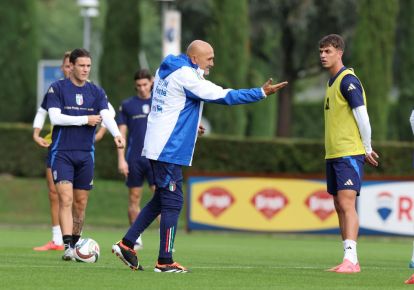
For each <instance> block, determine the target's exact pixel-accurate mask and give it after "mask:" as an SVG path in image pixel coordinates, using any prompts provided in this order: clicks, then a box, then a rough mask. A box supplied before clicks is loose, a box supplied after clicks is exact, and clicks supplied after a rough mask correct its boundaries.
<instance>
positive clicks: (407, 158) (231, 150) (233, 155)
mask: <svg viewBox="0 0 414 290" xmlns="http://www.w3.org/2000/svg"><path fill="white" fill-rule="evenodd" d="M31 136H32V129H31V127H30V126H29V125H4V124H3V125H1V126H0V142H1V144H2V145H1V147H0V154H1V156H2V159H1V162H0V173H6V174H12V175H16V176H27V177H37V176H43V175H44V164H45V163H44V160H45V156H46V150H43V149H42V148H39V147H38V146H37V145H36V144H35V143H34V142H33V140H32V137H31ZM373 145H374V148H375V150H376V151H377V152H378V153H379V154H380V157H381V158H380V167H379V168H378V169H371V168H369V167H368V166H367V167H366V168H367V173H368V174H370V175H386V176H411V175H414V174H413V170H412V152H413V149H414V144H413V143H411V142H404V143H402V142H382V143H378V142H374V144H373ZM189 170H191V171H202V172H209V173H220V172H241V173H243V172H245V173H256V174H260V173H264V174H276V173H289V174H323V172H324V170H325V163H324V148H323V141H322V140H310V139H309V140H307V139H276V140H261V139H241V138H228V137H218V136H216V137H202V138H200V139H199V140H198V142H197V148H196V150H195V156H194V162H193V166H192V167H190V168H186V172H188V171H189ZM117 171H118V170H117V155H116V150H115V146H114V143H113V140H112V138H111V136H110V135H109V134H107V135H106V136H105V138H104V139H103V140H102V141H101V142H99V143H98V144H97V145H96V177H98V178H106V179H121V177H120V176H119V174H118V172H117Z"/></svg>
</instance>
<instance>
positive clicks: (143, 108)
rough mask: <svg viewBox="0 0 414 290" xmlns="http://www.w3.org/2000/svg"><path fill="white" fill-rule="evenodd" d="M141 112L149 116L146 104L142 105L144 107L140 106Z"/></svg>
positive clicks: (148, 108) (148, 107)
mask: <svg viewBox="0 0 414 290" xmlns="http://www.w3.org/2000/svg"><path fill="white" fill-rule="evenodd" d="M142 112H143V113H144V114H147V115H148V114H149V112H150V106H149V105H148V104H144V105H142Z"/></svg>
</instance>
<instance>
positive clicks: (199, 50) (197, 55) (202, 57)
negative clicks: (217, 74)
mask: <svg viewBox="0 0 414 290" xmlns="http://www.w3.org/2000/svg"><path fill="white" fill-rule="evenodd" d="M187 55H188V57H189V58H190V59H191V62H192V63H194V64H196V65H198V67H199V68H201V69H202V70H204V75H208V74H209V73H210V68H212V67H213V66H214V50H213V47H212V46H211V45H210V44H209V43H208V42H205V41H202V40H194V41H193V42H191V43H190V45H189V46H188V47H187Z"/></svg>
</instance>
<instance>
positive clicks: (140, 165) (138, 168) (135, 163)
mask: <svg viewBox="0 0 414 290" xmlns="http://www.w3.org/2000/svg"><path fill="white" fill-rule="evenodd" d="M128 169H129V174H128V176H127V178H126V182H125V184H126V186H128V187H129V188H131V187H141V186H142V184H143V183H144V178H146V179H147V181H148V184H149V185H150V186H152V185H154V173H153V172H152V168H151V164H150V161H149V160H148V159H147V158H145V157H141V156H140V157H138V158H134V159H132V160H128Z"/></svg>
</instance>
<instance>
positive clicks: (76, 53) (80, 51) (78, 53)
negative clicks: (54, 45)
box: [69, 48, 92, 64]
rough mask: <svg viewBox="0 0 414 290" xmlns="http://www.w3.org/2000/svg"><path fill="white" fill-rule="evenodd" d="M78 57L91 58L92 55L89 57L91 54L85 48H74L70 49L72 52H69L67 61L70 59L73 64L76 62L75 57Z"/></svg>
mask: <svg viewBox="0 0 414 290" xmlns="http://www.w3.org/2000/svg"><path fill="white" fill-rule="evenodd" d="M78 57H89V58H92V57H91V54H90V53H89V51H87V50H86V49H84V48H75V49H74V50H72V52H71V53H70V56H69V61H70V62H71V63H73V64H75V63H76V59H77V58H78Z"/></svg>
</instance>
